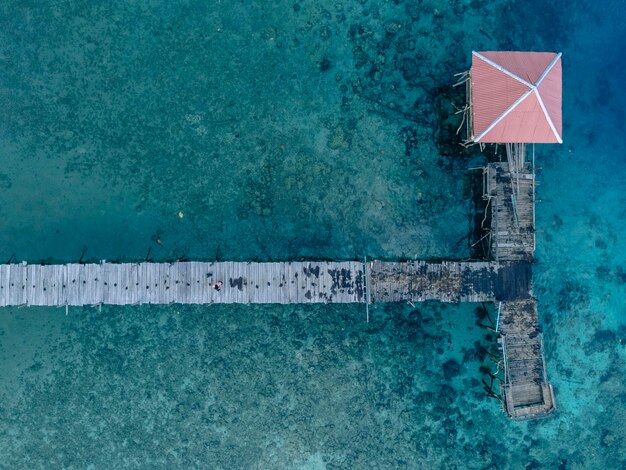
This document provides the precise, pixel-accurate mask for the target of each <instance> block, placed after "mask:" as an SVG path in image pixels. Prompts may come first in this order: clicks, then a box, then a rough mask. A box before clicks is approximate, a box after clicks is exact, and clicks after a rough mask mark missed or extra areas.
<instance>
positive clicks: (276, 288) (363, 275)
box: [0, 261, 506, 306]
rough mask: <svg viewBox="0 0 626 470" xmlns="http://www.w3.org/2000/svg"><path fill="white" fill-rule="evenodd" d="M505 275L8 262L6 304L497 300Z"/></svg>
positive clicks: (453, 267) (445, 269) (1, 297)
mask: <svg viewBox="0 0 626 470" xmlns="http://www.w3.org/2000/svg"><path fill="white" fill-rule="evenodd" d="M501 277H502V276H501V275H500V276H499V271H498V266H497V265H496V264H495V263H489V262H453V261H444V262H441V263H431V262H425V261H409V262H397V263H396V262H382V261H372V262H368V263H367V264H364V263H361V262H358V261H345V262H313V261H311V262H291V263H289V262H285V263H280V262H278V263H246V262H219V263H202V262H177V263H122V264H113V263H105V262H102V263H99V264H66V265H37V264H5V265H0V306H11V305H13V306H36V305H40V306H65V305H76V306H79V305H98V304H112V305H134V304H173V303H178V304H214V303H226V304H230V303H242V304H258V303H269V304H294V303H365V302H370V303H375V302H400V301H409V302H421V301H425V300H439V301H442V302H492V301H494V300H496V298H497V297H496V294H497V293H498V292H499V291H501V290H503V289H502V288H497V287H496V284H497V283H498V282H499V278H501ZM218 281H222V283H223V284H222V286H221V288H220V289H219V290H216V289H215V288H214V287H213V286H214V285H215V283H216V282H218ZM505 289H506V287H505Z"/></svg>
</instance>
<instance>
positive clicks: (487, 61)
mask: <svg viewBox="0 0 626 470" xmlns="http://www.w3.org/2000/svg"><path fill="white" fill-rule="evenodd" d="M472 54H474V55H475V56H476V57H478V58H480V59H482V60H483V61H485V62H486V63H488V64H489V65H491V66H492V67H494V68H496V69H498V70H499V71H500V72H502V73H505V74H507V75H508V76H509V77H511V78H514V79H515V80H517V81H518V82H520V83H523V84H524V85H526V86H527V87H528V88H532V87H533V86H534V85H533V84H532V83H530V82H528V81H526V80H524V79H523V78H522V77H520V76H518V75H515V74H514V73H513V72H511V71H510V70H508V69H505V68H504V67H502V66H501V65H499V64H497V63H496V62H494V61H493V60H491V59H488V58H487V57H485V56H484V55H482V54H481V53H480V52H476V51H472Z"/></svg>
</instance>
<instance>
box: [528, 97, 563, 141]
mask: <svg viewBox="0 0 626 470" xmlns="http://www.w3.org/2000/svg"><path fill="white" fill-rule="evenodd" d="M534 92H535V95H536V96H537V101H539V106H541V110H542V111H543V115H544V116H545V117H546V120H547V121H548V124H549V125H550V129H552V133H553V134H554V137H556V140H557V142H558V143H559V144H562V143H563V139H562V138H561V136H560V135H559V133H558V132H557V131H556V127H555V126H554V123H553V122H552V118H551V117H550V115H549V114H548V110H547V108H546V105H545V104H544V102H543V100H542V99H541V95H540V94H539V90H537V88H535V89H534Z"/></svg>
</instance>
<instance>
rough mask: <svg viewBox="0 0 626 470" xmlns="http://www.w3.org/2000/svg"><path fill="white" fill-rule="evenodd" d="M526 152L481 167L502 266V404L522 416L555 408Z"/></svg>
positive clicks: (495, 253)
mask: <svg viewBox="0 0 626 470" xmlns="http://www.w3.org/2000/svg"><path fill="white" fill-rule="evenodd" d="M524 152H525V149H524V147H523V146H521V147H520V146H517V147H515V148H513V147H509V148H507V154H508V157H509V158H508V160H509V162H501V163H492V164H489V165H488V166H487V167H486V168H485V169H484V171H483V173H484V175H485V176H486V187H485V198H486V199H487V200H488V208H490V210H491V228H490V230H491V233H490V235H491V237H490V240H491V246H490V255H491V257H492V258H493V259H494V260H495V262H496V263H497V264H498V266H500V269H499V271H498V282H497V283H496V288H497V289H499V292H498V293H497V298H498V300H501V301H502V302H501V303H500V304H499V318H500V321H499V333H500V337H499V339H498V341H499V343H500V344H501V346H502V355H503V366H504V382H503V383H502V386H501V394H502V406H503V408H504V410H505V411H506V412H507V413H508V415H509V416H510V417H511V418H513V419H515V420H520V421H521V420H528V419H536V418H542V417H545V416H547V415H549V414H550V413H551V412H552V411H554V409H555V407H556V402H555V399H554V391H553V388H552V385H551V384H550V383H549V382H548V376H547V372H546V364H545V358H544V351H543V340H542V335H541V330H540V327H539V317H538V315H537V302H536V300H535V299H534V298H533V297H532V270H531V263H532V260H533V257H534V253H535V213H534V210H535V205H534V202H535V174H534V168H533V167H532V166H530V165H529V164H527V163H525V161H524V160H525V155H524ZM511 169H512V171H511ZM504 266H507V268H504Z"/></svg>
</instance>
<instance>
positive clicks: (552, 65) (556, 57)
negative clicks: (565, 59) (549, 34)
mask: <svg viewBox="0 0 626 470" xmlns="http://www.w3.org/2000/svg"><path fill="white" fill-rule="evenodd" d="M562 55H563V53H562V52H559V53H558V54H557V55H556V56H554V59H552V62H550V63H549V64H548V66H547V67H546V69H545V70H544V71H543V73H542V74H541V77H539V78H538V79H537V82H536V83H535V86H536V87H538V86H539V85H540V84H541V82H542V81H543V79H544V78H546V75H548V73H550V70H552V68H553V67H554V66H555V65H556V63H557V62H558V61H559V59H560V58H561V56H562Z"/></svg>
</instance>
